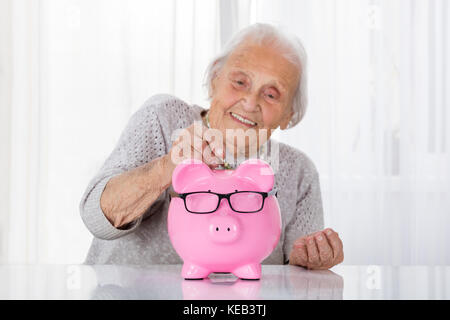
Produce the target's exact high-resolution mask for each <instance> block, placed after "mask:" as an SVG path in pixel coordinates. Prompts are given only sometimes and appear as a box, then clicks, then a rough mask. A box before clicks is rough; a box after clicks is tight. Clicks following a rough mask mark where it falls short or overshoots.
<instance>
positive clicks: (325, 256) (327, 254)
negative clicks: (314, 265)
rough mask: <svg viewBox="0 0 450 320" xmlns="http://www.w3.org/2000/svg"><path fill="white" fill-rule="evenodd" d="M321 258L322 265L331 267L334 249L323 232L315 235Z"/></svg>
mask: <svg viewBox="0 0 450 320" xmlns="http://www.w3.org/2000/svg"><path fill="white" fill-rule="evenodd" d="M315 238H316V243H317V248H318V249H319V257H320V262H321V264H322V265H331V264H332V262H333V249H332V248H331V246H330V244H329V243H328V239H327V238H326V236H325V235H324V234H323V233H322V232H318V233H317V234H316V235H315Z"/></svg>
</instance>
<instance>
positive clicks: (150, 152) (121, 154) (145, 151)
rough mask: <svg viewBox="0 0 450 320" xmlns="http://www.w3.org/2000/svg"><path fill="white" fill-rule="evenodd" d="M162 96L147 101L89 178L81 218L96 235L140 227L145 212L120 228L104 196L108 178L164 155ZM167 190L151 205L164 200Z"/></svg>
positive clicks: (112, 234) (108, 235)
mask: <svg viewBox="0 0 450 320" xmlns="http://www.w3.org/2000/svg"><path fill="white" fill-rule="evenodd" d="M160 102H161V97H160V96H154V97H151V98H150V99H148V100H147V101H146V102H145V103H144V105H143V106H142V107H141V108H140V109H139V110H138V111H137V112H135V113H134V114H133V115H132V117H131V119H130V120H129V122H128V124H127V126H126V128H125V129H124V131H123V132H122V134H121V136H120V138H119V141H118V143H117V145H116V146H115V148H114V150H113V151H112V153H111V154H110V155H109V157H108V158H107V159H106V161H105V163H104V164H103V166H102V167H101V169H100V170H99V172H98V173H97V175H96V176H95V177H94V178H93V179H92V180H91V181H90V182H89V184H88V186H87V188H86V190H85V192H84V194H83V196H82V199H81V202H80V206H79V208H80V214H81V218H82V220H83V222H84V224H85V225H86V227H87V228H88V230H89V231H90V232H91V233H92V234H93V236H94V237H96V238H100V239H104V240H112V239H116V238H119V237H122V236H124V235H126V234H128V233H130V232H133V231H134V230H136V228H137V227H138V226H139V225H140V223H141V221H142V219H143V217H144V215H142V216H141V217H139V218H138V219H136V220H134V221H132V222H130V223H128V224H127V225H125V226H123V227H121V228H116V227H114V226H113V225H112V224H111V223H110V222H109V220H108V219H107V218H106V216H105V214H104V213H103V211H102V209H101V207H100V198H101V195H102V193H103V190H104V189H105V186H106V184H107V183H108V181H109V180H110V179H111V178H112V177H114V176H116V175H119V174H121V173H123V172H126V171H128V170H131V169H133V168H136V167H138V166H141V165H144V164H145V163H148V162H150V161H152V160H153V159H156V158H158V157H160V156H163V155H164V154H165V153H166V152H165V149H166V148H165V142H164V138H163V134H162V129H161V125H160V122H159V119H158V107H159V105H160ZM166 193H167V191H165V192H163V193H162V194H161V195H160V196H159V197H158V199H157V200H156V201H155V202H154V203H153V204H152V206H151V207H150V208H148V210H147V212H149V211H150V210H151V208H152V207H153V206H155V205H157V204H159V203H160V202H161V201H164V198H165V197H166Z"/></svg>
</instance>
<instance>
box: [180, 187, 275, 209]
mask: <svg viewBox="0 0 450 320" xmlns="http://www.w3.org/2000/svg"><path fill="white" fill-rule="evenodd" d="M249 192H251V193H258V194H260V195H261V196H262V197H263V199H262V204H261V208H260V209H259V210H256V211H237V210H234V209H233V206H232V205H231V202H230V197H231V195H233V194H236V193H249ZM196 193H210V194H215V195H217V196H218V197H219V201H217V207H216V208H215V209H214V210H212V211H208V212H194V211H190V210H189V209H188V208H187V205H186V197H187V196H188V195H191V194H196ZM176 195H178V197H180V198H181V199H183V203H184V208H185V209H186V211H187V212H190V213H192V214H210V213H213V212H215V211H217V209H219V207H220V203H221V202H222V199H227V201H228V205H229V206H230V208H231V210H233V211H234V212H237V213H256V212H260V211H261V210H262V209H263V208H264V202H265V200H266V198H267V197H269V196H273V195H274V196H275V197H278V190H276V189H275V188H273V189H272V190H270V191H269V192H261V191H237V190H235V192H231V193H217V192H211V190H208V191H194V192H187V193H176Z"/></svg>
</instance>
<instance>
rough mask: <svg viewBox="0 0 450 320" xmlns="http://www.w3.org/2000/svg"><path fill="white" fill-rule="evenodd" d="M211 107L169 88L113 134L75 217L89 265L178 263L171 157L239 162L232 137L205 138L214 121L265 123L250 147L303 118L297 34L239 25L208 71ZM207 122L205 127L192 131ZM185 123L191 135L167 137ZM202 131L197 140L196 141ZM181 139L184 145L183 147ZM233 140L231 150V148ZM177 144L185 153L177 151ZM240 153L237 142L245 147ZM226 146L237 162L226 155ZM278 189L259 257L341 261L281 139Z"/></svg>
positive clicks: (219, 124) (257, 126) (295, 157)
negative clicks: (170, 223)
mask: <svg viewBox="0 0 450 320" xmlns="http://www.w3.org/2000/svg"><path fill="white" fill-rule="evenodd" d="M207 85H208V88H209V97H210V99H211V105H210V108H209V109H208V110H206V109H204V108H202V107H200V106H198V105H189V104H187V103H186V102H184V101H182V100H180V99H178V98H176V97H173V96H170V95H156V96H153V97H151V98H150V99H148V100H147V101H146V102H145V103H144V105H143V106H142V107H141V108H140V109H139V110H138V111H137V112H136V113H135V114H134V115H133V116H132V117H131V120H130V121H129V123H128V125H127V127H126V128H125V130H124V132H123V133H122V135H121V137H120V139H119V142H118V144H117V146H116V147H115V149H114V150H113V152H112V153H111V155H110V156H109V157H108V159H107V160H106V162H105V163H104V165H103V166H102V168H101V169H100V171H99V172H98V174H97V175H96V176H95V177H94V178H93V179H92V181H91V182H90V183H89V186H88V187H87V189H86V192H85V193H84V195H83V198H82V201H81V203H80V212H81V217H82V219H83V221H84V223H85V225H86V227H87V228H88V229H89V230H90V231H91V233H92V234H93V235H94V240H93V242H92V245H91V248H90V250H89V253H88V256H87V258H86V263H87V264H139V265H145V264H165V263H167V264H177V263H182V261H181V259H180V257H179V256H178V255H177V253H176V252H175V251H174V249H173V248H172V245H171V243H170V239H169V236H168V233H167V213H168V207H169V202H170V194H171V192H173V189H172V186H171V179H172V173H173V170H174V168H175V166H176V164H177V163H176V161H174V159H178V160H182V159H186V158H192V157H196V158H200V159H202V161H203V162H205V163H206V164H208V165H209V166H210V167H211V168H217V166H218V165H219V164H220V165H222V166H223V167H225V168H227V169H228V168H233V165H234V167H235V166H237V165H239V163H240V162H242V161H243V160H244V159H245V158H248V157H250V156H255V154H253V153H250V152H249V150H250V149H249V147H250V144H252V142H249V143H247V141H246V144H245V146H244V152H241V154H244V156H243V157H239V156H238V153H239V150H238V149H239V148H237V147H236V146H235V145H234V144H233V143H234V141H235V140H234V139H232V141H226V144H224V145H222V144H220V143H219V144H217V143H216V144H214V143H212V141H211V139H208V138H206V137H205V136H204V134H203V133H204V132H205V130H203V129H205V128H206V129H208V128H211V129H215V130H218V131H219V132H221V133H223V136H224V137H225V136H227V135H226V132H227V131H229V130H237V129H241V130H244V131H248V130H255V131H256V132H257V133H259V132H262V131H264V130H267V138H266V139H264V138H263V139H257V141H256V144H257V147H256V149H257V150H258V151H261V150H262V149H263V148H267V147H268V146H269V145H270V142H272V141H273V139H270V134H271V133H272V132H273V130H275V129H277V128H280V129H281V130H285V129H288V128H291V127H293V126H295V125H296V124H297V123H299V122H300V120H301V119H302V117H303V115H304V113H305V107H306V54H305V52H304V49H303V46H302V45H301V42H300V41H299V40H298V39H297V38H296V37H293V36H289V35H287V34H284V33H282V32H281V31H280V30H278V29H276V28H275V27H273V26H270V25H267V24H255V25H252V26H250V27H247V28H245V29H243V30H242V31H241V32H239V33H238V34H237V35H236V36H235V37H234V38H233V39H232V40H231V41H230V42H229V43H228V45H227V46H226V47H225V50H224V52H223V53H222V54H220V55H219V56H218V57H217V58H215V59H214V60H213V61H212V62H211V64H210V65H209V67H208V70H207ZM196 123H203V127H202V126H200V127H201V128H202V130H200V131H199V130H195V128H194V127H195V124H196ZM180 129H185V130H186V131H187V132H189V133H191V134H192V137H193V138H194V139H192V140H190V141H188V142H189V146H188V148H187V149H186V148H185V147H186V139H185V140H184V141H182V140H183V139H181V136H179V137H178V139H176V140H175V141H173V142H172V140H173V139H172V138H173V136H174V132H176V131H177V130H180ZM195 139H201V143H200V144H196V143H195V142H194V143H192V142H193V141H194V140H195ZM181 145H183V148H180V146H181ZM235 147H236V148H235ZM180 151H181V155H180ZM241 151H242V150H241ZM225 154H228V155H229V154H232V155H233V160H234V162H231V163H229V162H228V159H229V158H228V156H227V157H225ZM277 159H279V168H278V169H277V170H275V187H276V189H277V190H278V202H279V205H280V210H281V216H282V233H281V237H280V241H279V243H278V245H277V247H276V248H275V250H274V251H273V252H272V254H271V255H270V256H269V257H267V258H266V259H265V260H264V261H263V263H265V264H286V263H289V264H292V265H298V266H302V267H306V268H308V269H328V268H331V267H332V266H334V265H336V264H338V263H341V262H342V261H343V246H342V241H341V240H340V238H339V236H338V234H337V233H336V232H335V231H334V230H332V229H331V228H327V229H323V228H324V226H323V224H324V223H323V212H322V202H321V194H320V186H319V178H318V173H317V170H316V168H315V166H314V164H313V163H312V161H311V160H310V159H309V158H308V157H307V156H306V155H305V154H304V153H303V152H301V151H299V150H297V149H295V148H293V147H291V146H288V145H286V144H283V143H279V144H278V154H277Z"/></svg>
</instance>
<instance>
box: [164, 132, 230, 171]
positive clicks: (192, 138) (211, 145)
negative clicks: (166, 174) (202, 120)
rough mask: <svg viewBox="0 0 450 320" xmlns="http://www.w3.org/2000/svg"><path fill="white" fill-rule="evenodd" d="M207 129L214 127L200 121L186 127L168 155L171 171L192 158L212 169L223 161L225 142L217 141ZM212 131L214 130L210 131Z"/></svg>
mask: <svg viewBox="0 0 450 320" xmlns="http://www.w3.org/2000/svg"><path fill="white" fill-rule="evenodd" d="M207 130H213V129H208V128H207V127H205V126H203V125H199V124H198V123H194V124H192V125H191V126H189V127H187V128H186V129H184V131H183V132H182V133H181V134H180V136H179V137H178V139H177V140H175V141H174V142H173V144H172V148H171V149H170V150H169V153H168V154H167V155H166V156H167V158H168V160H167V162H168V163H169V164H170V165H169V167H170V169H171V170H170V171H171V172H172V171H173V169H174V168H175V167H176V165H177V164H179V163H180V162H182V161H183V160H185V159H190V158H195V159H198V160H201V161H203V162H204V163H205V164H207V165H208V166H209V167H211V168H212V169H214V168H216V167H217V166H219V165H220V164H222V163H223V150H224V149H223V142H222V141H215V140H216V139H212V138H211V137H210V135H209V134H205V132H206V131H207ZM211 132H213V131H210V132H209V133H211ZM170 176H171V174H170Z"/></svg>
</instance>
